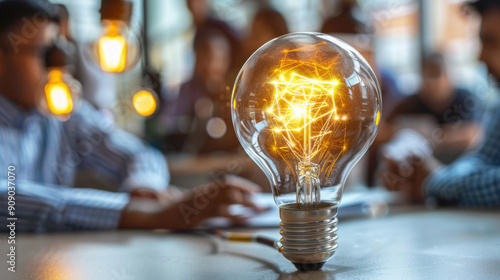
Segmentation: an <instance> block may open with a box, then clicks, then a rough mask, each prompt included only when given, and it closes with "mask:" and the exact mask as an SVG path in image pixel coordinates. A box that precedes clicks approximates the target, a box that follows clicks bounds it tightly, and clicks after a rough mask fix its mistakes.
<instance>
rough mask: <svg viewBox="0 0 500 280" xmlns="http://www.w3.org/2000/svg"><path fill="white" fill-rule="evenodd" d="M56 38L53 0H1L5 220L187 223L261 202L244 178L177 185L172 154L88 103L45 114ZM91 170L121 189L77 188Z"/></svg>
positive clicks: (21, 227)
mask: <svg viewBox="0 0 500 280" xmlns="http://www.w3.org/2000/svg"><path fill="white" fill-rule="evenodd" d="M56 34H57V25H56V16H55V13H54V11H53V9H52V6H51V5H50V4H49V3H48V2H46V1H43V0H38V1H33V0H32V1H24V0H6V1H2V2H0V169H2V170H3V172H2V175H0V185H1V187H0V190H1V191H0V199H1V200H2V201H4V202H7V201H8V199H9V201H15V205H14V207H13V208H11V209H8V205H7V203H3V204H2V207H0V217H1V218H2V219H3V220H4V221H6V218H7V217H16V218H17V221H16V231H18V232H20V231H23V232H26V231H28V232H46V231H67V230H110V229H116V228H166V229H185V228H190V227H193V226H195V225H197V224H199V223H200V222H202V221H203V220H204V219H206V218H208V217H212V216H228V217H232V216H231V215H229V213H228V210H227V209H228V207H229V205H230V204H235V203H238V204H246V205H247V206H254V205H253V204H252V203H250V202H249V200H248V195H249V194H250V193H252V192H254V191H256V186H255V185H253V184H251V183H248V182H246V181H244V180H242V179H239V178H237V177H229V178H228V180H226V181H224V182H220V183H219V184H217V185H214V184H208V185H205V186H201V187H199V188H196V189H194V190H193V191H180V190H178V189H175V188H168V189H167V186H168V182H169V176H168V169H167V165H166V162H165V159H164V157H163V155H162V154H161V153H159V152H157V151H155V150H153V149H151V148H149V147H148V146H146V145H144V144H143V143H142V142H141V141H140V140H139V139H137V138H135V137H134V136H132V135H130V134H128V133H126V132H124V131H122V130H120V129H119V128H116V127H115V126H114V125H113V124H112V123H111V122H109V121H106V118H104V117H103V116H102V115H101V114H99V113H98V112H97V111H95V110H94V109H93V108H92V107H91V106H90V105H89V104H88V103H85V102H83V103H82V104H81V106H80V108H79V109H77V110H76V112H75V113H74V114H73V116H72V117H71V118H70V119H69V120H68V121H67V122H61V121H59V120H58V119H56V118H55V117H48V116H44V115H42V114H41V113H40V112H39V111H38V110H37V105H38V104H39V103H40V100H41V98H44V84H45V83H44V81H45V79H46V76H47V69H46V67H45V63H44V56H45V52H44V50H46V49H47V48H48V47H49V46H51V44H52V43H53V40H54V39H55V36H56ZM84 168H85V169H93V170H95V171H96V172H101V173H102V174H105V175H107V176H110V177H113V178H115V179H116V180H117V181H118V182H119V183H120V185H121V188H120V189H119V191H120V192H107V191H100V190H96V189H76V188H72V187H71V186H72V184H73V181H74V176H75V173H76V171H78V170H80V169H84ZM8 171H11V172H12V173H14V174H15V176H12V174H10V175H9V174H8ZM8 176H10V177H8ZM13 177H15V179H14V178H13ZM13 199H14V200H13ZM233 218H235V219H238V218H237V217H233ZM1 230H2V231H5V230H7V228H6V227H2V229H1Z"/></svg>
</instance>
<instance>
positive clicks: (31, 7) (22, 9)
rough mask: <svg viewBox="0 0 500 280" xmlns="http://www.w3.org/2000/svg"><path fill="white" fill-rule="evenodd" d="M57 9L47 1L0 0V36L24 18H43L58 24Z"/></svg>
mask: <svg viewBox="0 0 500 280" xmlns="http://www.w3.org/2000/svg"><path fill="white" fill-rule="evenodd" d="M57 14H58V13H57V9H56V8H55V6H54V5H52V4H51V3H49V2H48V1H47V0H3V1H2V0H0V36H3V35H4V33H5V32H6V31H7V30H8V29H9V28H11V27H13V26H14V25H16V24H20V23H22V22H23V21H22V19H23V18H24V17H28V18H34V17H36V16H40V17H43V18H45V19H47V20H48V21H53V22H58V15H57Z"/></svg>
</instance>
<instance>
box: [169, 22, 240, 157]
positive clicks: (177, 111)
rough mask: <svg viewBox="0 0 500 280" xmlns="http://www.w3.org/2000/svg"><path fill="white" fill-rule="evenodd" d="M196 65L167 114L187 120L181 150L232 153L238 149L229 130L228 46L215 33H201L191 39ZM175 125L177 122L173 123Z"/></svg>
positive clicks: (225, 41) (223, 38)
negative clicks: (192, 40)
mask: <svg viewBox="0 0 500 280" xmlns="http://www.w3.org/2000/svg"><path fill="white" fill-rule="evenodd" d="M193 46H194V51H195V55H196V62H195V67H194V73H193V76H192V77H191V79H190V80H189V81H187V82H185V83H184V84H183V85H182V86H181V87H180V89H179V95H178V97H177V98H176V99H175V100H173V101H172V102H171V104H169V106H168V110H167V112H166V114H167V115H168V116H169V117H170V118H173V119H177V120H181V119H184V120H187V123H189V125H188V128H187V129H184V131H186V132H187V133H186V135H185V136H184V137H183V139H182V148H181V149H182V150H183V151H186V152H193V153H207V152H214V151H235V150H236V149H237V148H238V147H239V146H240V145H239V142H238V139H237V138H236V134H235V132H234V130H233V129H232V121H231V108H230V107H229V103H230V100H231V93H230V92H229V91H228V86H229V85H230V84H231V85H232V83H233V81H229V80H228V74H229V69H230V64H231V57H230V53H231V45H230V44H229V41H228V40H227V39H226V37H225V36H224V35H223V34H222V33H221V32H220V31H218V30H216V29H204V30H203V32H198V33H197V34H196V36H195V38H194V43H193ZM173 123H175V124H176V125H179V124H182V122H180V121H175V122H173Z"/></svg>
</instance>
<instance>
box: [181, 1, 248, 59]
mask: <svg viewBox="0 0 500 280" xmlns="http://www.w3.org/2000/svg"><path fill="white" fill-rule="evenodd" d="M186 4H187V8H188V10H189V12H190V13H191V16H192V19H193V24H194V26H195V28H196V32H195V33H196V34H195V37H196V36H197V35H199V34H200V33H203V32H207V31H209V30H218V31H219V32H221V34H223V35H224V36H225V37H226V39H227V40H228V41H229V42H230V46H231V48H230V50H229V53H230V58H231V61H230V62H231V63H230V65H231V67H233V66H236V65H234V63H235V62H236V59H237V55H238V51H239V50H240V38H239V37H238V34H237V32H236V31H235V30H234V28H233V27H231V26H230V25H229V24H227V23H226V22H224V21H222V20H220V19H218V18H217V17H216V16H214V15H213V14H212V13H211V11H210V5H209V3H208V1H207V0H186Z"/></svg>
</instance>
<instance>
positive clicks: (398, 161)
mask: <svg viewBox="0 0 500 280" xmlns="http://www.w3.org/2000/svg"><path fill="white" fill-rule="evenodd" d="M440 165H441V163H440V162H439V161H438V160H436V159H435V158H434V157H433V156H432V151H431V149H430V146H429V143H428V142H427V141H426V140H425V139H423V138H422V137H421V136H420V135H419V134H418V133H415V132H412V131H404V132H403V133H400V134H398V135H397V137H395V139H394V140H393V141H392V142H391V143H389V144H388V145H386V146H385V147H384V149H383V150H382V169H381V172H379V173H380V176H381V181H382V184H383V185H384V186H385V187H386V188H387V189H388V190H391V191H403V192H405V193H407V194H408V195H409V196H410V197H411V199H412V200H413V201H415V202H422V201H423V199H424V192H423V189H422V188H423V182H424V181H425V179H426V178H427V177H428V176H429V175H430V174H431V173H432V172H433V171H434V170H436V169H437V168H438V167H439V166H440Z"/></svg>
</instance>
